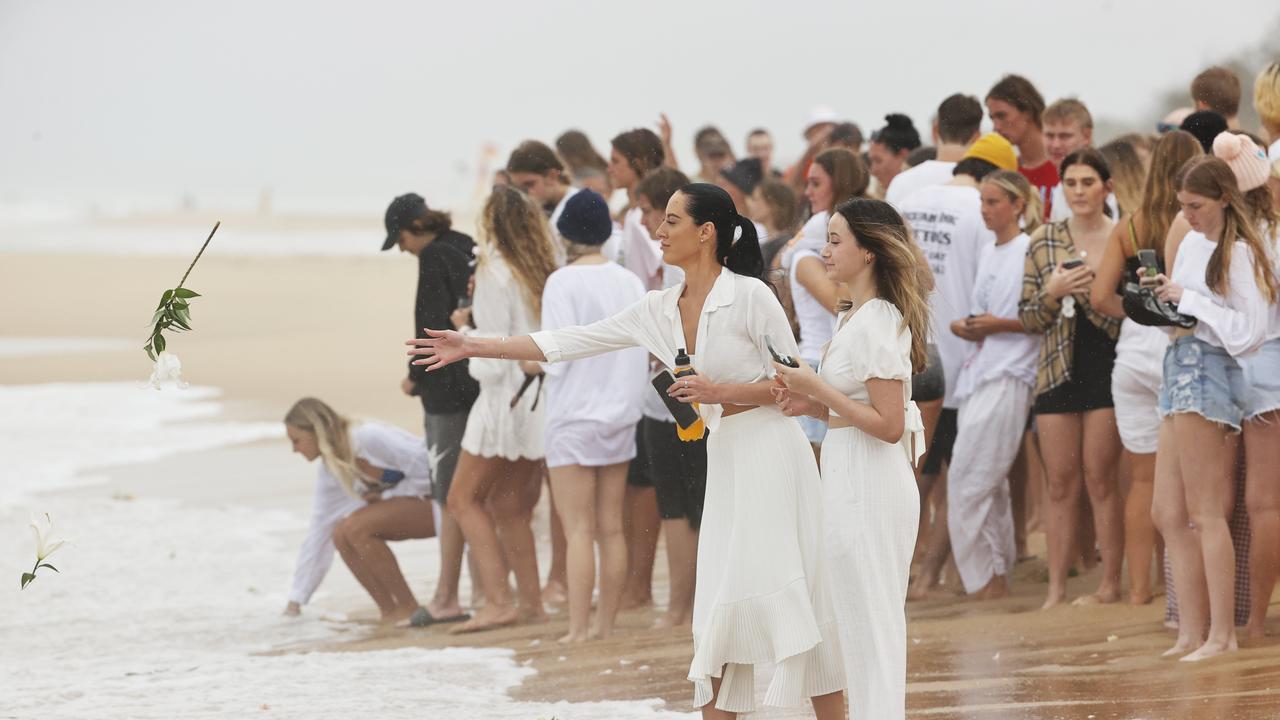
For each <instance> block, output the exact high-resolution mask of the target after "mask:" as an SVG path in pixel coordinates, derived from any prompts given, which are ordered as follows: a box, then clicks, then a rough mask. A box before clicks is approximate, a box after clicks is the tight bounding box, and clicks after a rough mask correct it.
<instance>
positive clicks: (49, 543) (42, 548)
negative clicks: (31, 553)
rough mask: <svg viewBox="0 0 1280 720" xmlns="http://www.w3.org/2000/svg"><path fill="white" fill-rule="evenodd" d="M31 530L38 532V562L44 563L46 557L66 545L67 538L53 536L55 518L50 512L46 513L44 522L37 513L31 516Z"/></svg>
mask: <svg viewBox="0 0 1280 720" xmlns="http://www.w3.org/2000/svg"><path fill="white" fill-rule="evenodd" d="M31 530H32V531H33V532H34V533H35V534H36V562H37V563H42V562H44V559H45V558H47V557H49V556H50V555H52V554H53V553H54V552H56V551H57V550H58V548H60V547H62V546H63V545H66V544H67V542H68V540H67V539H66V538H60V539H56V540H55V539H54V538H53V518H52V517H50V516H49V513H44V522H43V523H41V522H40V519H39V518H37V517H36V516H35V515H32V516H31Z"/></svg>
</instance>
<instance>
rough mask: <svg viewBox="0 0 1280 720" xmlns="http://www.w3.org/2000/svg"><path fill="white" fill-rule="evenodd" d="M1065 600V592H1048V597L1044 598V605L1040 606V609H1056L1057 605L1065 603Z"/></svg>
mask: <svg viewBox="0 0 1280 720" xmlns="http://www.w3.org/2000/svg"><path fill="white" fill-rule="evenodd" d="M1066 599H1067V592H1066V591H1065V590H1057V591H1055V590H1050V591H1049V596H1048V597H1046V598H1045V600H1044V604H1043V605H1041V606H1040V609H1041V610H1048V609H1049V608H1051V607H1057V606H1058V605H1060V604H1062V602H1063V601H1065V600H1066Z"/></svg>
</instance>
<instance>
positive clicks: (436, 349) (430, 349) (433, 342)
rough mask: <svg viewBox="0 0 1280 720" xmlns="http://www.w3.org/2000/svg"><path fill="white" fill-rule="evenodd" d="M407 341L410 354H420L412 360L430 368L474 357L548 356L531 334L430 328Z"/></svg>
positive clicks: (534, 359) (540, 358)
mask: <svg viewBox="0 0 1280 720" xmlns="http://www.w3.org/2000/svg"><path fill="white" fill-rule="evenodd" d="M405 344H406V345H409V346H411V347H412V348H413V349H412V350H410V351H409V354H410V355H418V356H420V357H419V358H418V359H417V360H414V361H413V364H414V365H424V366H426V368H427V372H430V371H432V370H439V369H440V368H442V367H444V366H445V365H451V364H453V363H456V362H458V361H459V360H466V359H467V358H473V357H483V358H495V359H498V360H529V361H532V362H545V361H546V359H547V358H546V356H544V355H543V354H542V349H541V348H539V347H538V345H537V343H535V342H534V341H533V338H531V337H529V336H528V335H517V336H515V337H498V338H492V337H473V336H468V335H463V334H462V333H460V332H458V331H456V330H431V329H427V336H426V337H425V338H414V339H412V340H407V341H405Z"/></svg>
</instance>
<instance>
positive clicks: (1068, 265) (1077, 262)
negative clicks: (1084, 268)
mask: <svg viewBox="0 0 1280 720" xmlns="http://www.w3.org/2000/svg"><path fill="white" fill-rule="evenodd" d="M1083 264H1084V260H1081V259H1080V258H1071V259H1070V260H1068V261H1066V262H1064V263H1062V269H1063V270H1075V269H1076V268H1078V267H1080V266H1081V265H1083Z"/></svg>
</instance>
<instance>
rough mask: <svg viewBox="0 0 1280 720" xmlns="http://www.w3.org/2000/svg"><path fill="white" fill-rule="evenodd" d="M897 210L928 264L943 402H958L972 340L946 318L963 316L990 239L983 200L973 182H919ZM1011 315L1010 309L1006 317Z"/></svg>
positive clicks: (949, 404)
mask: <svg viewBox="0 0 1280 720" xmlns="http://www.w3.org/2000/svg"><path fill="white" fill-rule="evenodd" d="M899 177H901V176H899ZM899 211H900V212H901V213H902V217H903V219H905V220H906V221H907V224H908V225H910V226H911V234H912V236H913V237H914V238H915V241H916V243H918V244H919V245H920V249H921V250H922V251H923V252H924V255H925V258H926V259H927V260H928V261H929V267H930V268H931V269H932V270H933V280H934V283H935V287H934V290H933V292H932V293H930V294H929V309H930V310H931V311H932V318H933V338H932V339H933V342H934V344H936V345H937V346H938V355H939V356H940V357H941V358H942V370H943V372H944V374H945V375H946V378H947V390H946V395H945V397H944V398H943V401H942V405H943V407H948V408H958V407H959V404H958V401H957V398H956V390H957V388H958V383H959V379H960V367H961V366H962V365H964V362H965V360H967V359H968V358H969V356H970V355H972V354H973V351H974V347H975V346H974V344H973V343H971V342H969V341H968V340H965V339H964V338H961V337H957V336H956V335H954V334H952V332H951V322H952V321H953V320H958V319H960V318H963V317H966V316H968V314H969V307H970V303H971V302H972V299H973V281H974V277H975V276H976V275H977V274H978V260H979V258H980V257H981V256H982V252H983V250H984V249H986V248H989V247H992V246H994V245H995V242H996V236H995V234H994V233H992V232H991V231H990V230H988V229H987V226H986V225H985V224H983V222H982V200H981V197H980V196H979V194H978V189H977V188H973V187H965V186H962V185H933V186H930V187H926V188H922V189H920V190H917V191H916V192H914V193H912V194H911V196H910V197H908V198H906V199H905V200H904V201H903V203H902V206H901V207H900V208H899ZM1019 279H1021V273H1019ZM1016 316H1017V313H1014V315H1012V316H1010V317H1016Z"/></svg>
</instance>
